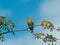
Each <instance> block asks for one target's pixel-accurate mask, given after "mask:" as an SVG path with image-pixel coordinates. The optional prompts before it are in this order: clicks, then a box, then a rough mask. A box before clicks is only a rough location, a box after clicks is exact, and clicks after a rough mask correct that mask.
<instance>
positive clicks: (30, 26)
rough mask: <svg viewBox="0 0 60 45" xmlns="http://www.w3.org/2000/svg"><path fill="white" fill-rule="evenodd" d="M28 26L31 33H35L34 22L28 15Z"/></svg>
mask: <svg viewBox="0 0 60 45" xmlns="http://www.w3.org/2000/svg"><path fill="white" fill-rule="evenodd" d="M28 28H29V29H30V31H31V33H33V28H34V23H33V20H32V19H31V18H30V17H28Z"/></svg>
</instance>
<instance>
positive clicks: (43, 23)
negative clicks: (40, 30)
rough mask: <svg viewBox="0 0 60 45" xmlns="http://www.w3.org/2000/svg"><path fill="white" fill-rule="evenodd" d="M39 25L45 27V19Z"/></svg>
mask: <svg viewBox="0 0 60 45" xmlns="http://www.w3.org/2000/svg"><path fill="white" fill-rule="evenodd" d="M41 26H43V27H44V29H45V28H46V26H47V21H45V20H43V21H42V23H41Z"/></svg>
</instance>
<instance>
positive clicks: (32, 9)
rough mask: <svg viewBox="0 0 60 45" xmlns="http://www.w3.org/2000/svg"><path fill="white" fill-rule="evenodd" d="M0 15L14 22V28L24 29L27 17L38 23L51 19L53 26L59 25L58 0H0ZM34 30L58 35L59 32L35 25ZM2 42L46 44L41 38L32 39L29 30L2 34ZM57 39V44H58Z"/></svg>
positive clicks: (59, 6)
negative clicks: (3, 38)
mask: <svg viewBox="0 0 60 45" xmlns="http://www.w3.org/2000/svg"><path fill="white" fill-rule="evenodd" d="M0 15H2V16H5V17H7V18H9V19H11V20H12V21H13V22H15V24H16V26H15V29H25V28H26V27H27V18H28V17H31V18H32V19H33V20H34V24H39V23H40V21H41V20H48V21H51V22H52V23H53V24H54V26H55V27H59V26H60V0H0ZM34 31H35V32H43V33H49V34H53V35H54V36H55V37H57V38H59V37H60V35H59V34H60V32H57V31H53V32H49V30H44V29H42V28H40V27H35V29H34ZM4 36H5V40H4V42H3V43H2V42H0V45H48V44H47V43H44V42H43V41H42V40H41V39H34V35H32V34H31V33H29V32H24V31H23V32H16V34H15V35H12V34H11V33H10V34H7V35H4ZM59 42H60V41H57V45H60V43H59Z"/></svg>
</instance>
